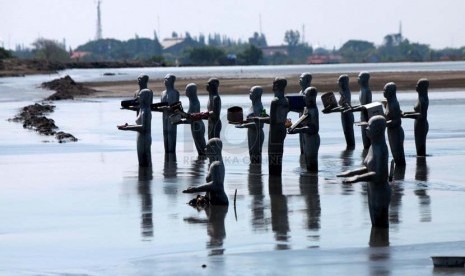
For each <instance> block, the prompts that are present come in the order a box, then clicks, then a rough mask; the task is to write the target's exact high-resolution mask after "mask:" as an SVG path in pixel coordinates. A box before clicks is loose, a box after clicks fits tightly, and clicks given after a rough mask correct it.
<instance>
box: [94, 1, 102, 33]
mask: <svg viewBox="0 0 465 276" xmlns="http://www.w3.org/2000/svg"><path fill="white" fill-rule="evenodd" d="M99 39H102V17H101V15H100V0H98V2H97V33H96V34H95V40H99Z"/></svg>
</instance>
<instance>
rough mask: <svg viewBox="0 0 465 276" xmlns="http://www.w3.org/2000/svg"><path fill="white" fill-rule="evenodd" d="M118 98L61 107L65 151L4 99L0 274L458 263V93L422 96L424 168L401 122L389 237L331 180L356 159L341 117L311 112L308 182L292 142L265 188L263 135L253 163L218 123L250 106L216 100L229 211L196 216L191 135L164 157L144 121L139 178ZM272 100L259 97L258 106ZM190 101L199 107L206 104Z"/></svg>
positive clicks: (358, 200) (410, 101)
mask: <svg viewBox="0 0 465 276" xmlns="http://www.w3.org/2000/svg"><path fill="white" fill-rule="evenodd" d="M415 97H416V95H415V94H408V93H407V94H399V95H398V98H399V101H400V104H401V108H402V109H403V110H404V111H408V110H411V109H412V107H413V105H414V101H415ZM373 99H374V100H379V99H381V95H379V94H375V95H374V96H373ZM120 100H121V99H105V100H102V99H95V100H92V99H91V100H85V101H64V102H57V103H56V105H57V108H56V111H55V113H54V114H53V115H52V117H53V119H54V120H55V121H56V124H57V125H58V126H59V127H60V129H61V130H63V131H66V132H70V133H73V134H74V135H75V136H76V137H77V138H79V139H80V140H79V142H77V143H69V144H58V143H56V142H54V140H53V138H47V137H44V136H39V135H37V134H36V133H34V132H31V131H27V130H24V129H22V127H21V125H19V124H15V123H10V122H7V121H6V119H7V118H8V117H11V116H12V114H14V113H15V110H16V108H18V107H20V106H23V105H25V104H24V102H20V101H4V102H1V103H0V118H1V120H0V133H1V135H0V173H1V185H0V187H1V192H0V204H1V208H0V219H1V221H2V224H1V226H0V246H1V248H2V250H1V251H0V273H2V274H26V275H28V274H47V273H50V274H54V273H58V274H66V273H76V274H79V273H80V274H133V275H139V274H143V273H153V271H159V270H161V271H163V272H165V273H167V274H169V273H172V274H180V273H181V274H183V273H193V274H200V273H220V274H221V273H222V274H229V273H231V274H234V273H233V272H236V273H239V274H241V273H242V274H243V273H250V272H255V273H259V274H260V273H263V274H273V273H278V272H280V271H281V272H283V271H291V272H295V273H299V272H302V271H316V272H326V273H331V272H332V273H340V272H344V271H347V269H354V271H356V272H360V273H361V274H369V273H372V272H387V273H389V272H396V271H401V272H403V273H405V272H407V274H408V272H412V271H413V272H418V271H422V272H432V271H433V268H432V264H431V262H430V260H429V256H431V255H441V254H442V255H451V254H452V255H454V254H455V255H465V250H463V248H464V247H463V246H458V245H460V244H463V241H464V236H463V233H464V232H465V216H463V215H461V214H463V213H465V204H463V202H464V201H465V186H464V184H463V179H464V176H465V172H464V170H463V169H462V164H464V163H465V139H464V138H465V128H464V127H463V126H464V125H465V119H464V116H462V114H463V108H465V93H464V92H453V93H441V92H432V93H431V94H430V111H429V122H430V131H429V135H428V140H427V153H428V154H429V156H428V157H426V158H416V157H415V146H414V140H413V120H404V121H403V127H404V131H405V136H406V140H405V152H406V155H407V156H406V161H407V167H406V170H405V171H404V172H396V175H395V178H396V180H395V181H394V183H393V184H392V189H393V196H392V203H391V208H390V228H389V230H388V231H385V232H383V231H380V232H379V231H378V232H377V231H372V229H371V224H370V218H369V214H368V209H367V195H366V187H365V185H364V184H363V183H357V184H354V185H343V184H341V181H340V179H338V178H336V177H335V175H336V174H337V173H339V172H341V171H343V170H346V169H349V168H355V167H358V166H359V165H360V164H361V162H362V150H361V137H360V132H359V131H358V130H359V129H357V128H356V129H355V130H356V132H355V134H356V141H357V148H356V149H355V150H354V151H344V150H343V149H344V147H345V146H344V138H343V134H342V128H341V125H340V118H339V115H338V114H320V136H321V147H320V156H319V164H320V171H319V173H318V174H317V175H312V174H307V173H306V172H305V171H304V169H302V166H301V164H300V156H299V147H298V137H297V136H291V135H288V136H287V138H286V141H285V152H284V161H283V163H284V165H283V175H282V178H281V179H278V180H277V179H270V178H269V177H268V167H267V164H266V145H267V143H266V141H267V137H266V138H265V145H264V160H265V161H264V164H263V165H262V166H258V167H257V166H255V167H254V166H249V164H248V158H247V155H248V153H247V146H246V145H247V144H246V143H247V142H246V131H245V130H243V129H236V128H234V127H233V126H232V125H228V124H227V123H226V109H227V108H228V107H230V106H232V105H240V106H243V107H244V108H247V107H248V104H249V101H248V99H247V97H246V96H245V97H240V98H239V97H237V96H227V97H226V96H225V97H223V98H222V100H223V111H222V115H223V120H224V121H223V132H222V134H221V135H222V139H223V142H224V151H223V155H224V160H225V167H226V178H225V188H226V193H227V195H228V197H229V199H230V203H231V204H230V206H229V208H212V209H211V210H209V211H208V212H206V211H197V210H196V209H193V208H191V207H189V206H188V205H187V204H186V203H187V202H188V201H189V200H190V199H191V198H192V195H186V194H182V193H181V191H182V190H183V189H185V188H186V187H188V186H191V185H199V184H202V183H204V181H205V175H206V170H207V163H206V161H205V160H198V159H197V158H196V154H195V148H194V146H193V143H192V139H191V136H190V132H189V128H188V127H185V126H181V127H179V129H178V144H177V156H176V157H174V156H165V154H164V151H163V142H162V141H163V138H162V134H161V115H160V114H158V113H154V114H153V119H152V123H153V127H152V132H153V134H152V137H153V145H152V154H153V163H154V166H153V171H151V172H150V171H141V170H139V169H138V166H137V156H136V150H135V143H136V142H135V139H136V137H135V133H131V132H121V131H118V130H117V129H116V125H117V124H121V123H124V122H129V123H131V122H133V121H134V118H135V114H134V113H133V112H131V111H123V110H120V109H119V102H120ZM270 100H271V98H269V97H265V98H263V102H264V104H265V108H266V109H267V110H269V102H270ZM183 101H184V99H183ZM200 102H201V104H202V106H203V107H204V108H205V105H206V98H205V97H201V98H200ZM184 106H188V103H187V101H185V102H184ZM320 108H321V106H320ZM289 117H291V118H292V119H293V120H295V119H296V118H297V114H290V115H289ZM356 117H357V116H356ZM267 130H268V129H267V127H265V133H267ZM44 141H45V142H44ZM236 190H237V198H236V208H234V205H233V201H234V200H233V199H234V194H235V192H236ZM387 245H389V246H388V247H385V246H387ZM375 246H382V247H375ZM407 259H411V261H412V263H407V262H406V260H407ZM202 264H206V265H207V268H201V265H202ZM412 265H413V268H412ZM160 273H161V272H160Z"/></svg>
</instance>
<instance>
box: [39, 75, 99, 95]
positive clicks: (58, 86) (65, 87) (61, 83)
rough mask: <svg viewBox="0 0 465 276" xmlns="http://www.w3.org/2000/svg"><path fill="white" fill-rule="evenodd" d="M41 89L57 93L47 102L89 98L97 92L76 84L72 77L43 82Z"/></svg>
mask: <svg viewBox="0 0 465 276" xmlns="http://www.w3.org/2000/svg"><path fill="white" fill-rule="evenodd" d="M41 87H42V88H46V89H50V90H55V91H56V93H54V94H53V95H51V96H50V97H48V98H46V99H45V100H47V101H59V100H72V99H74V97H75V96H88V95H91V94H93V93H95V92H97V91H96V90H94V89H91V88H87V87H85V86H84V85H82V84H80V83H77V82H75V81H74V80H73V79H72V78H71V77H70V76H65V77H63V78H59V79H55V80H52V81H49V82H43V83H42V84H41Z"/></svg>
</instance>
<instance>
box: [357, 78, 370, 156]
mask: <svg viewBox="0 0 465 276" xmlns="http://www.w3.org/2000/svg"><path fill="white" fill-rule="evenodd" d="M369 80H370V73H368V72H360V74H358V85H359V86H360V94H359V100H360V105H365V104H369V103H371V101H372V95H371V89H370V85H369ZM368 119H369V118H368V116H367V114H366V113H365V112H361V113H360V121H361V122H368ZM365 128H366V126H365V125H362V126H361V129H362V142H363V148H364V149H368V148H370V139H368V137H367V135H366V131H365Z"/></svg>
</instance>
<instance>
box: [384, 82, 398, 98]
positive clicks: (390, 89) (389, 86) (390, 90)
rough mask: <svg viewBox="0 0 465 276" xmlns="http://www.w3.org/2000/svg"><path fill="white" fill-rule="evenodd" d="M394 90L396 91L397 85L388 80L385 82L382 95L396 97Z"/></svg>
mask: <svg viewBox="0 0 465 276" xmlns="http://www.w3.org/2000/svg"><path fill="white" fill-rule="evenodd" d="M396 91H397V86H396V84H395V83H393V82H388V83H386V85H385V86H384V93H383V95H384V97H385V98H386V99H388V100H389V99H392V98H395V97H396Z"/></svg>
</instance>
